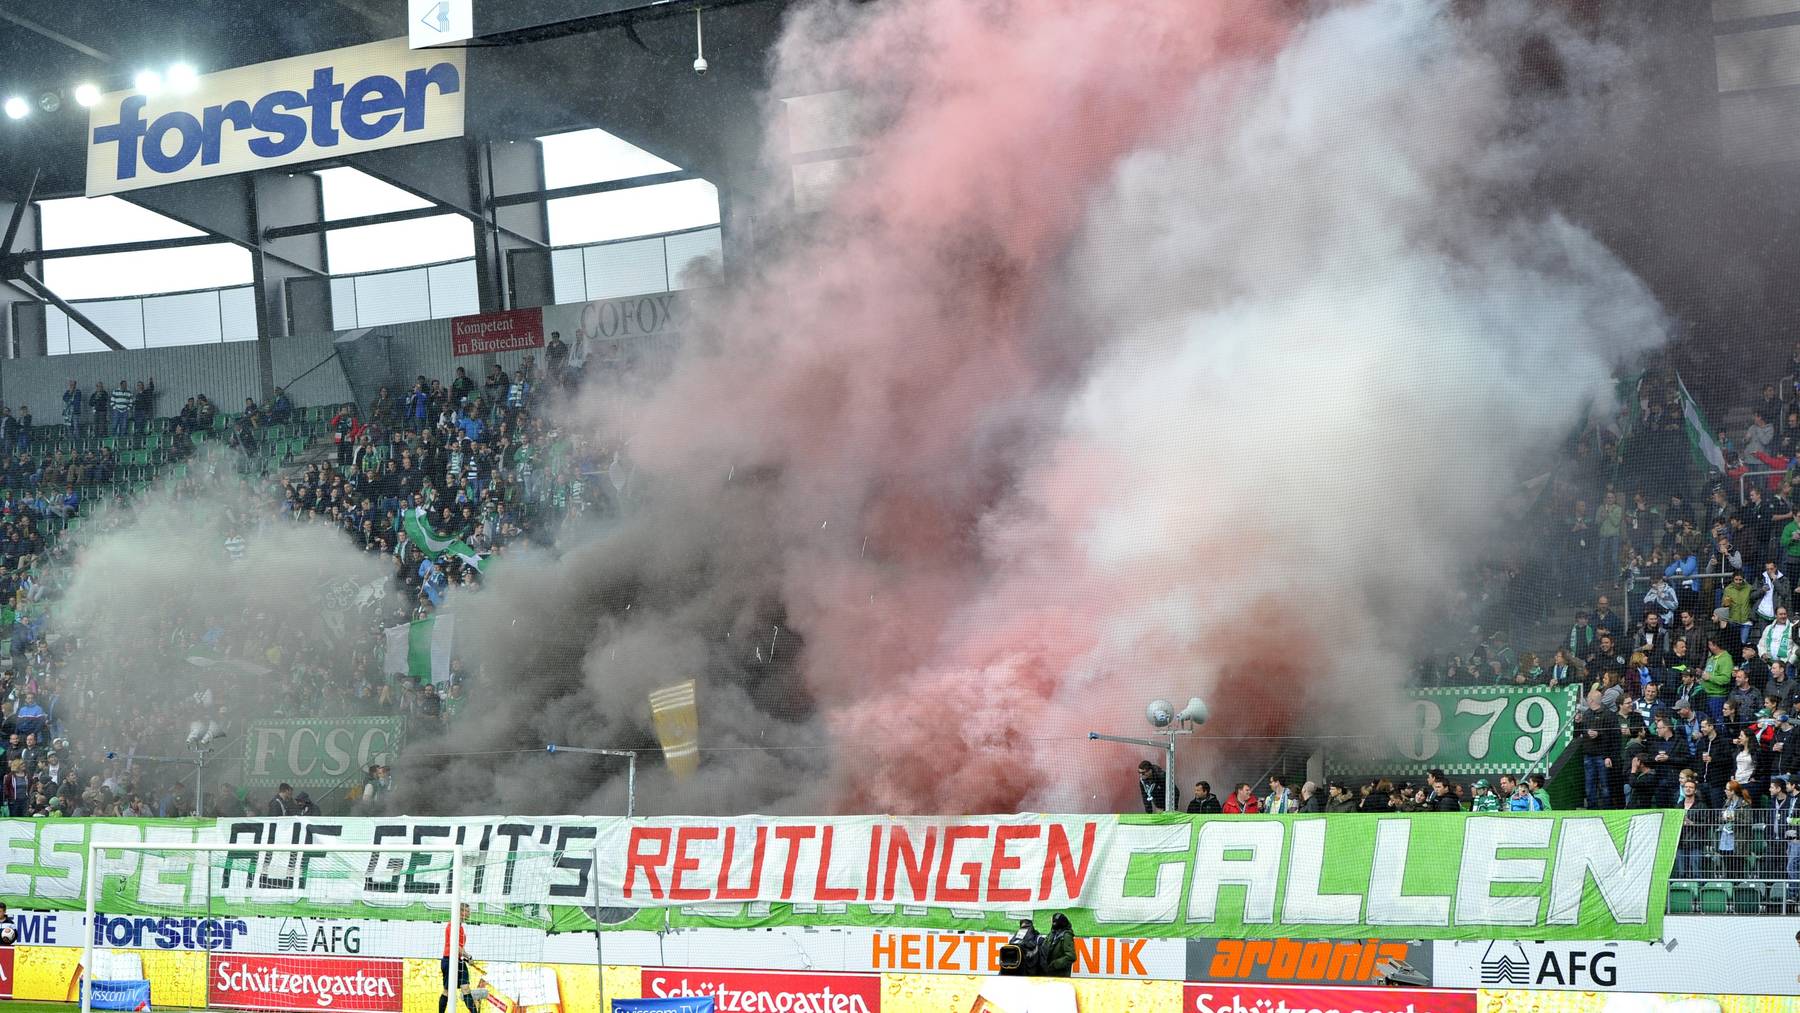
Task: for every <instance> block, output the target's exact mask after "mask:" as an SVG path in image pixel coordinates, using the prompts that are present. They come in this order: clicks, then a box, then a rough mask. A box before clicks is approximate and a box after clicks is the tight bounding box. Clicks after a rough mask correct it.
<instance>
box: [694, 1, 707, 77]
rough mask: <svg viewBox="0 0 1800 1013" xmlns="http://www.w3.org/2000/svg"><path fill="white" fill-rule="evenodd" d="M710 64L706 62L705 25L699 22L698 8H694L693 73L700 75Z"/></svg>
mask: <svg viewBox="0 0 1800 1013" xmlns="http://www.w3.org/2000/svg"><path fill="white" fill-rule="evenodd" d="M710 66H711V65H710V64H708V63H707V62H706V26H704V25H702V24H701V23H700V8H698V7H696V8H694V73H696V74H699V75H700V76H701V77H705V76H706V71H707V69H708V68H709V67H710Z"/></svg>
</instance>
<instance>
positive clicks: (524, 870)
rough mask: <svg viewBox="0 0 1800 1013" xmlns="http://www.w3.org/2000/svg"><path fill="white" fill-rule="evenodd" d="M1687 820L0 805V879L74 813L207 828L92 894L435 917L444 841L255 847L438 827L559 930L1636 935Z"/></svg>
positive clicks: (521, 920) (58, 854) (478, 887)
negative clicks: (389, 811)
mask: <svg viewBox="0 0 1800 1013" xmlns="http://www.w3.org/2000/svg"><path fill="white" fill-rule="evenodd" d="M1680 832H1681V814H1680V813H1679V812H1675V811H1672V810H1670V811H1660V810H1657V811H1644V812H1607V813H1514V814H1505V815H1486V814H1475V813H1461V814H1452V813H1422V814H1396V815H1392V816H1377V815H1360V814H1343V815H1337V814H1333V815H1329V816H1250V817H1197V816H1187V815H1180V814H1170V815H1144V816H1139V815H1130V816H1078V815H1054V816H1052V815H1037V814H1021V815H1010V816H976V817H936V818H934V817H907V818H893V817H877V816H846V817H828V818H816V819H805V818H780V819H777V818H771V817H762V816H745V817H727V818H701V817H682V818H667V819H635V820H627V819H619V818H611V817H551V818H521V817H488V818H482V819H470V820H428V819H415V818H406V819H395V820H380V819H364V818H357V819H343V820H307V821H298V820H221V821H218V822H216V823H213V822H209V821H189V820H161V821H158V820H145V821H129V820H105V821H95V820H52V821H32V820H5V821H0V855H3V856H4V857H3V860H4V865H3V866H0V900H4V901H5V902H6V903H8V904H9V905H12V906H14V907H17V908H23V909H26V910H32V909H37V910H42V909H45V908H52V909H55V908H62V909H70V910H72V909H79V908H80V907H81V906H82V899H83V896H84V894H83V889H84V887H83V884H84V882H85V877H86V875H87V873H88V871H89V870H88V869H87V855H88V851H87V844H88V842H89V840H90V838H98V839H102V840H105V841H108V842H113V841H119V840H131V841H140V840H144V841H194V842H197V843H217V844H219V846H220V847H219V850H218V851H216V852H211V853H207V854H205V855H204V856H203V857H200V858H198V859H196V857H195V856H194V855H193V854H191V853H184V852H156V851H139V850H123V851H121V850H116V849H107V848H102V849H100V850H99V851H97V852H96V853H95V854H96V856H97V858H96V862H97V865H98V869H99V872H100V875H101V877H102V878H101V891H100V892H101V896H102V898H103V908H102V909H103V910H106V911H111V912H118V913H132V914H192V913H205V914H208V915H213V916H219V915H234V916H253V915H265V916H275V915H281V916H289V915H300V916H307V917H323V918H370V919H419V918H441V909H443V908H445V907H447V905H448V903H449V899H450V887H449V879H450V875H449V868H448V863H447V862H446V861H445V860H444V858H443V856H442V855H423V854H420V855H406V854H401V853H376V854H359V853H354V852H334V853H332V854H331V855H328V856H317V857H307V858H302V857H301V856H299V855H297V854H293V853H286V854H284V853H279V852H268V851H258V850H257V849H258V846H259V845H267V844H274V843H282V844H291V843H312V844H325V845H329V844H331V843H333V842H337V843H341V844H375V845H379V844H384V843H391V844H409V843H417V844H452V843H455V844H459V845H460V846H461V848H462V849H463V854H464V857H463V861H462V870H463V875H464V877H465V878H464V879H463V899H464V900H466V901H468V902H470V903H472V904H474V905H475V906H476V907H477V908H478V910H480V911H481V912H482V916H481V917H482V920H484V921H487V922H489V923H500V924H513V925H533V926H538V927H541V928H545V929H548V930H551V931H592V930H593V928H594V927H595V922H596V920H598V921H599V922H600V923H601V926H602V927H603V928H656V927H658V926H664V925H714V926H727V927H740V928H750V927H760V926H768V925H782V924H800V925H864V926H918V927H934V928H989V929H997V928H1004V926H1005V925H1006V924H1007V923H1008V922H1010V921H1013V920H1014V919H1016V918H1017V916H1018V915H1019V914H1020V913H1021V912H1025V911H1032V912H1036V913H1038V914H1040V915H1043V916H1046V917H1047V916H1048V915H1049V914H1051V913H1053V912H1063V913H1066V914H1068V915H1069V917H1070V919H1071V920H1072V921H1073V922H1074V925H1075V928H1076V931H1078V932H1080V933H1081V934H1083V935H1093V936H1129V937H1146V936H1156V937H1198V938H1237V939H1246V938H1272V937H1292V938H1309V939H1342V938H1377V937H1385V938H1394V937H1399V938H1414V939H1534V940H1549V939H1581V940H1625V939H1632V940H1653V939H1657V938H1660V936H1661V932H1662V919H1663V912H1664V908H1665V905H1666V903H1667V891H1668V877H1669V872H1670V869H1671V867H1672V866H1673V864H1674V858H1675V847H1676V843H1677V841H1678V839H1679V837H1680ZM546 849H547V850H546Z"/></svg>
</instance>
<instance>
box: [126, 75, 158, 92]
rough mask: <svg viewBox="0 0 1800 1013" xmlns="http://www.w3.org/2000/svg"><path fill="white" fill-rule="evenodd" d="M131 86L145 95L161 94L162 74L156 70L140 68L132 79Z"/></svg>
mask: <svg viewBox="0 0 1800 1013" xmlns="http://www.w3.org/2000/svg"><path fill="white" fill-rule="evenodd" d="M131 86H132V87H133V88H136V89H137V90H138V91H139V92H140V93H142V94H144V95H160V94H162V89H163V79H162V75H161V74H158V73H157V72H156V71H154V70H140V71H138V72H137V76H136V77H134V78H132V79H131Z"/></svg>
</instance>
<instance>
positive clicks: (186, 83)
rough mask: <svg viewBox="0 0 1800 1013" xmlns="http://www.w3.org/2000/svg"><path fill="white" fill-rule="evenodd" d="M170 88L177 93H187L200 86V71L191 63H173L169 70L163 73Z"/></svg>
mask: <svg viewBox="0 0 1800 1013" xmlns="http://www.w3.org/2000/svg"><path fill="white" fill-rule="evenodd" d="M163 79H164V81H166V82H167V83H168V85H169V90H170V91H172V92H175V93H177V94H186V93H187V92H190V91H193V90H194V89H195V88H197V87H199V86H200V72H199V71H197V70H195V69H194V65H193V64H191V63H171V64H169V72H168V73H167V74H165V75H163Z"/></svg>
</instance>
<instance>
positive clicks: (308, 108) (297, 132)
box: [87, 39, 465, 197]
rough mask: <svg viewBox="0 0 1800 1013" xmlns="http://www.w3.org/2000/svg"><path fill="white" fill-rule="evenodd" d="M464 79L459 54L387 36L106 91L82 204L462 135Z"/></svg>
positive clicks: (95, 121) (97, 109) (92, 115)
mask: <svg viewBox="0 0 1800 1013" xmlns="http://www.w3.org/2000/svg"><path fill="white" fill-rule="evenodd" d="M463 75H464V62H463V54H462V52H461V51H459V50H421V51H417V52H415V51H413V50H410V49H408V48H407V46H406V40H405V39H392V40H389V41H386V42H371V43H369V44H367V45H362V46H352V47H350V48H348V49H336V50H332V51H331V52H328V53H314V54H312V55H310V56H296V57H292V58H290V59H286V60H275V61H272V62H270V63H258V64H254V65H252V66H249V67H237V68H234V69H231V70H223V71H219V72H218V73H216V74H206V75H203V76H201V77H200V79H199V83H198V85H197V86H196V87H194V88H191V89H188V90H187V91H185V92H179V93H178V92H175V91H173V90H165V91H162V92H160V93H158V94H156V95H146V94H144V93H142V92H138V91H135V90H134V91H118V92H113V93H111V94H109V95H105V96H102V97H101V99H100V101H99V102H97V103H96V104H95V105H94V107H93V109H92V110H90V111H89V114H88V141H87V144H88V171H87V195H88V196H89V197H94V196H98V195H100V194H108V193H119V192H122V191H125V190H138V189H142V188H144V187H150V186H161V185H163V184H164V183H177V182H182V181H185V180H192V179H206V178H208V177H212V176H229V175H232V174H233V173H239V172H251V171H254V170H256V169H272V168H275V167H276V166H282V165H292V164H295V163H298V162H310V161H315V160H318V159H322V158H336V157H340V156H343V155H351V154H355V153H356V152H359V151H373V150H375V149H378V148H393V147H398V146H400V145H402V144H417V143H419V142H421V141H435V140H439V139H442V138H445V137H460V136H462V132H463V94H464V85H465V81H464V76H463Z"/></svg>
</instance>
